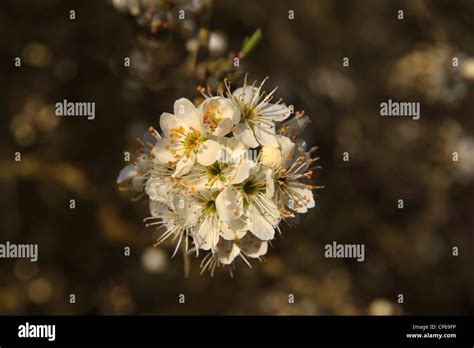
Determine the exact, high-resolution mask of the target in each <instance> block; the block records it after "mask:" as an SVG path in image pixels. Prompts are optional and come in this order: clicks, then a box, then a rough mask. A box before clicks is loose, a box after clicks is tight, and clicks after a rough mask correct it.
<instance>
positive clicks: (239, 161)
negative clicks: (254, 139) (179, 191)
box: [181, 138, 257, 194]
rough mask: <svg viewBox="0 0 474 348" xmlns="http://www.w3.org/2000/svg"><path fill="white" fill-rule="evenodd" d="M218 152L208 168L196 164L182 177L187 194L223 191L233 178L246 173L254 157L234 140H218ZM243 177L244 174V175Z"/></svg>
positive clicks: (254, 159)
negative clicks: (211, 190) (203, 191)
mask: <svg viewBox="0 0 474 348" xmlns="http://www.w3.org/2000/svg"><path fill="white" fill-rule="evenodd" d="M219 144H220V152H219V155H218V157H217V160H216V161H215V162H214V163H212V164H211V165H208V166H203V165H201V164H199V163H196V164H195V165H194V167H193V168H192V169H191V171H190V173H189V174H187V175H185V176H183V177H182V180H181V182H182V184H183V185H184V186H186V187H187V188H188V190H189V191H188V192H189V194H194V193H195V192H197V191H200V190H209V189H224V188H225V187H226V186H227V185H228V184H229V182H231V181H232V180H233V179H234V178H235V177H239V176H240V175H243V173H245V172H248V169H247V167H248V163H247V162H249V161H250V162H251V161H254V162H255V161H256V157H257V156H256V155H255V156H252V153H251V152H249V151H251V150H249V149H248V148H247V147H246V146H245V145H243V144H242V143H240V142H239V141H238V140H237V139H236V138H219ZM244 175H245V174H244Z"/></svg>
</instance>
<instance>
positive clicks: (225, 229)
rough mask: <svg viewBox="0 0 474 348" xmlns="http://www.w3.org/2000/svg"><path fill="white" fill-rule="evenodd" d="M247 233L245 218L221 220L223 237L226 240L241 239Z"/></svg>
mask: <svg viewBox="0 0 474 348" xmlns="http://www.w3.org/2000/svg"><path fill="white" fill-rule="evenodd" d="M246 234H247V224H246V223H245V221H244V220H243V219H237V220H234V221H229V222H225V221H223V222H221V237H222V238H224V239H225V240H234V239H235V238H237V239H241V238H243V237H244V236H245V235H246Z"/></svg>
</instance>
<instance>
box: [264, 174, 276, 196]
mask: <svg viewBox="0 0 474 348" xmlns="http://www.w3.org/2000/svg"><path fill="white" fill-rule="evenodd" d="M272 174H273V172H272V170H271V169H268V170H267V171H266V172H265V179H266V184H267V185H266V191H265V194H266V195H267V196H268V197H273V194H274V193H275V181H274V180H273V176H272Z"/></svg>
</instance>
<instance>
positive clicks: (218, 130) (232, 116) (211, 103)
mask: <svg viewBox="0 0 474 348" xmlns="http://www.w3.org/2000/svg"><path fill="white" fill-rule="evenodd" d="M199 110H200V111H201V112H202V115H203V125H204V127H205V128H206V130H207V132H208V133H209V134H212V135H215V136H218V137H223V136H225V135H227V134H228V133H229V132H230V131H231V130H232V127H233V126H234V124H236V123H238V122H239V121H240V110H239V109H238V108H237V107H236V106H235V105H234V103H232V101H230V100H229V99H227V98H224V97H220V96H217V97H212V98H208V99H206V100H205V101H204V102H203V103H202V104H201V105H200V106H199Z"/></svg>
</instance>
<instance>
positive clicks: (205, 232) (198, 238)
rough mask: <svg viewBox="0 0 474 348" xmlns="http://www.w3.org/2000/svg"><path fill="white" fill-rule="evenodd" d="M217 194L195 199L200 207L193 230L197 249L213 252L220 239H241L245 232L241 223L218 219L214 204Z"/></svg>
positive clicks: (204, 195)
mask: <svg viewBox="0 0 474 348" xmlns="http://www.w3.org/2000/svg"><path fill="white" fill-rule="evenodd" d="M218 194H219V191H214V192H210V191H209V192H204V193H201V194H199V195H196V197H195V198H196V201H197V202H198V204H199V205H200V207H201V209H200V210H199V211H198V213H197V216H198V221H197V223H196V225H195V227H194V228H193V239H194V243H195V245H196V247H197V248H198V249H203V250H212V251H213V252H214V251H215V250H216V249H217V244H218V242H219V239H220V238H221V237H222V238H224V239H225V240H232V239H234V238H242V237H243V236H244V235H245V233H246V231H247V230H246V228H245V227H246V225H245V223H244V222H243V221H238V220H235V221H232V222H226V221H222V220H221V219H219V214H218V212H217V209H216V202H215V200H216V197H217V196H218Z"/></svg>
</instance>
